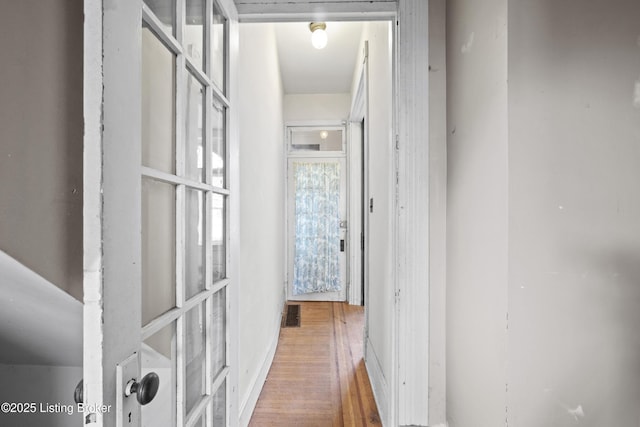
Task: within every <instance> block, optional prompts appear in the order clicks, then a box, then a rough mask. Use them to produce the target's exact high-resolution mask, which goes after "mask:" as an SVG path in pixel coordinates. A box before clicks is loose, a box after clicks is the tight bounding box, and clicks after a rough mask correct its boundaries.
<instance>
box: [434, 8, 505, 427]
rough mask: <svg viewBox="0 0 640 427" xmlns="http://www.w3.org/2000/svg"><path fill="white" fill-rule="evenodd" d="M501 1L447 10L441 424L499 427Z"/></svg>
mask: <svg viewBox="0 0 640 427" xmlns="http://www.w3.org/2000/svg"><path fill="white" fill-rule="evenodd" d="M506 24H507V1H506V0H490V1H485V2H482V3H478V2H474V1H469V0H453V1H448V2H447V98H448V99H447V115H448V117H447V127H448V143H447V144H448V146H447V156H448V162H447V179H448V182H447V191H448V194H447V308H446V310H447V360H446V363H447V416H448V421H449V425H450V426H451V427H467V426H474V427H495V426H498V425H503V424H504V419H505V387H506V332H507V331H506V328H507V306H506V304H507V267H508V265H507V31H506Z"/></svg>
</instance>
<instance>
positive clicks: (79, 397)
mask: <svg viewBox="0 0 640 427" xmlns="http://www.w3.org/2000/svg"><path fill="white" fill-rule="evenodd" d="M83 395H84V380H80V382H79V383H78V385H77V386H76V389H75V390H74V391H73V400H74V402H76V403H82V402H83V400H84V397H83Z"/></svg>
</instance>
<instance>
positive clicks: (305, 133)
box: [290, 128, 342, 151]
mask: <svg viewBox="0 0 640 427" xmlns="http://www.w3.org/2000/svg"><path fill="white" fill-rule="evenodd" d="M290 150H291V151H342V130H341V129H334V130H327V129H321V128H318V129H305V130H302V129H293V130H292V131H291V146H290Z"/></svg>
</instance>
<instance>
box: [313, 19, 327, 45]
mask: <svg viewBox="0 0 640 427" xmlns="http://www.w3.org/2000/svg"><path fill="white" fill-rule="evenodd" d="M309 30H311V44H312V45H313V47H315V48H316V49H323V48H324V47H325V46H326V45H327V31H326V30H327V24H325V23H324V22H312V23H310V24H309Z"/></svg>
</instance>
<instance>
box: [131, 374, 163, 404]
mask: <svg viewBox="0 0 640 427" xmlns="http://www.w3.org/2000/svg"><path fill="white" fill-rule="evenodd" d="M158 387H160V378H159V377H158V374H156V373H155V372H149V373H148V374H147V375H145V376H144V377H143V378H142V379H141V380H140V382H138V381H136V380H131V381H129V382H128V383H127V386H126V388H125V390H124V395H125V396H127V397H129V396H131V395H132V394H135V395H136V399H137V400H138V402H139V403H140V404H141V405H146V404H147V403H149V402H151V401H152V400H153V398H154V397H156V394H157V393H158Z"/></svg>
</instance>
